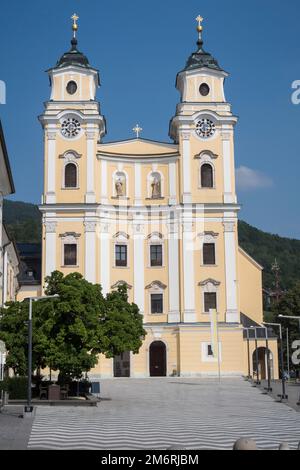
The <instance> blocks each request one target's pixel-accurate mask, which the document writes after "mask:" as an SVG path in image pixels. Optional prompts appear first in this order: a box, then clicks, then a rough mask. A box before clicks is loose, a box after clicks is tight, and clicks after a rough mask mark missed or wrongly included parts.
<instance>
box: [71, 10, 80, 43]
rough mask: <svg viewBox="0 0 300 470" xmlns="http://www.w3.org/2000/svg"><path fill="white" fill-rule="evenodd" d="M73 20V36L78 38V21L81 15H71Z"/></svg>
mask: <svg viewBox="0 0 300 470" xmlns="http://www.w3.org/2000/svg"><path fill="white" fill-rule="evenodd" d="M71 20H73V24H72V30H73V37H74V38H76V32H77V30H78V24H77V21H78V20H79V16H78V15H76V13H74V15H73V16H71Z"/></svg>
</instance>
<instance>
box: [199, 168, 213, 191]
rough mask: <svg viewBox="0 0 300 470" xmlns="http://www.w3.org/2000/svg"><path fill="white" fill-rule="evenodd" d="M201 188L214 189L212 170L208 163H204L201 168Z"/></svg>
mask: <svg viewBox="0 0 300 470" xmlns="http://www.w3.org/2000/svg"><path fill="white" fill-rule="evenodd" d="M201 187H202V188H213V187H214V178H213V169H212V166H211V165H210V164H209V163H204V165H202V166H201Z"/></svg>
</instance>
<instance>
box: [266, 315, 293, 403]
mask: <svg viewBox="0 0 300 470" xmlns="http://www.w3.org/2000/svg"><path fill="white" fill-rule="evenodd" d="M263 324H264V325H268V326H278V327H279V340H280V369H281V383H282V394H281V395H278V396H279V397H280V398H281V400H286V399H287V398H288V396H287V394H286V391H285V376H284V364H283V344H282V326H281V323H266V322H264V323H263Z"/></svg>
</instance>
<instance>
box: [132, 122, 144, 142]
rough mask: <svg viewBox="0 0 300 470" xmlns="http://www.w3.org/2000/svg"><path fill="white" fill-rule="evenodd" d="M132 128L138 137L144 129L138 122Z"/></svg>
mask: <svg viewBox="0 0 300 470" xmlns="http://www.w3.org/2000/svg"><path fill="white" fill-rule="evenodd" d="M132 130H133V132H135V133H136V138H137V139H138V138H139V136H140V133H141V132H142V130H143V129H142V128H141V127H140V126H139V125H138V124H137V125H136V126H135V127H134V128H133V129H132Z"/></svg>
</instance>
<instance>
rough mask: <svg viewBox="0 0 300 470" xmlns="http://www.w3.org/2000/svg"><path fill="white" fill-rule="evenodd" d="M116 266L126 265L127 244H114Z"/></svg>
mask: <svg viewBox="0 0 300 470" xmlns="http://www.w3.org/2000/svg"><path fill="white" fill-rule="evenodd" d="M116 266H127V245H116Z"/></svg>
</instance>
